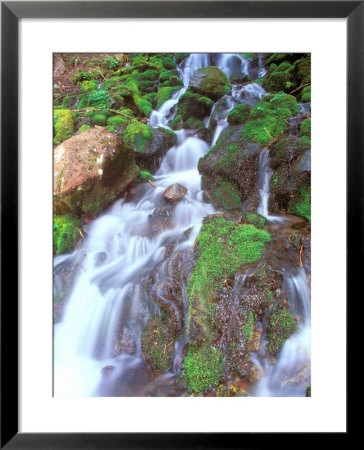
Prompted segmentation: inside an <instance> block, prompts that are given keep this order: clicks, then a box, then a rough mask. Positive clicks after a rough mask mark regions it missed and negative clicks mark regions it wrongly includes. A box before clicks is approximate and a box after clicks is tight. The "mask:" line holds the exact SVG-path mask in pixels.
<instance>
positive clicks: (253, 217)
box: [241, 213, 267, 229]
mask: <svg viewBox="0 0 364 450" xmlns="http://www.w3.org/2000/svg"><path fill="white" fill-rule="evenodd" d="M241 220H242V222H243V223H249V224H251V225H254V226H255V227H256V228H259V229H262V228H264V227H265V224H266V222H267V219H266V218H265V217H264V216H262V215H260V214H258V213H244V214H243V215H242V217H241Z"/></svg>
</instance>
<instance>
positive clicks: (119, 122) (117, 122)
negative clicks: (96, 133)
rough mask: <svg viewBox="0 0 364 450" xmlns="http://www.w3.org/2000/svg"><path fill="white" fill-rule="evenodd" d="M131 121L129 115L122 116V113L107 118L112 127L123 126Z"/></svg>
mask: <svg viewBox="0 0 364 450" xmlns="http://www.w3.org/2000/svg"><path fill="white" fill-rule="evenodd" d="M129 122H130V119H128V118H127V117H124V116H120V115H117V116H112V117H109V118H108V119H107V124H108V125H110V126H112V127H115V128H117V127H121V126H123V125H125V124H127V123H129Z"/></svg>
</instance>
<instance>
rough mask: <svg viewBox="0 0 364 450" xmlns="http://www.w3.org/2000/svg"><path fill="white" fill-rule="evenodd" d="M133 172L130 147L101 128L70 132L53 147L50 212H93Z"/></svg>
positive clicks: (113, 195)
mask: <svg viewBox="0 0 364 450" xmlns="http://www.w3.org/2000/svg"><path fill="white" fill-rule="evenodd" d="M137 172H138V170H137V166H136V164H135V159H134V152H133V149H132V148H131V147H130V146H129V145H127V144H126V143H125V142H123V141H122V140H121V139H120V137H119V136H117V135H115V134H112V133H110V132H108V131H107V130H105V128H102V127H95V128H92V129H90V130H86V131H84V132H83V133H80V134H78V135H76V136H73V137H72V138H70V139H68V140H66V141H64V142H63V143H62V144H61V145H59V146H58V147H56V148H55V150H54V212H55V214H59V215H64V214H66V213H72V214H74V215H76V216H78V217H81V216H83V215H87V214H97V213H99V212H100V211H101V210H102V209H103V208H104V207H105V206H106V205H108V204H109V203H110V202H111V201H112V200H114V199H115V198H116V197H117V196H118V195H120V194H121V193H122V192H123V191H124V189H125V188H126V186H127V185H128V184H129V183H130V182H131V181H132V180H133V179H134V177H135V176H136V174H137Z"/></svg>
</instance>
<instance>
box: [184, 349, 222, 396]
mask: <svg viewBox="0 0 364 450" xmlns="http://www.w3.org/2000/svg"><path fill="white" fill-rule="evenodd" d="M183 366H184V374H185V377H186V380H187V387H188V390H189V391H190V392H194V393H196V394H198V393H200V392H202V391H204V390H205V389H207V388H208V387H210V386H216V385H218V384H219V381H220V379H221V377H222V375H223V354H222V351H221V350H220V349H217V348H215V347H213V346H210V345H207V344H205V345H203V346H202V347H201V348H197V347H194V346H190V347H189V349H188V352H187V355H186V357H185V359H184V363H183Z"/></svg>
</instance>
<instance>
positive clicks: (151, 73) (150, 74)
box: [138, 69, 159, 81]
mask: <svg viewBox="0 0 364 450" xmlns="http://www.w3.org/2000/svg"><path fill="white" fill-rule="evenodd" d="M158 78H159V72H158V70H152V69H148V70H146V71H144V72H143V73H141V74H139V76H138V79H139V80H151V81H155V80H158Z"/></svg>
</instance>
